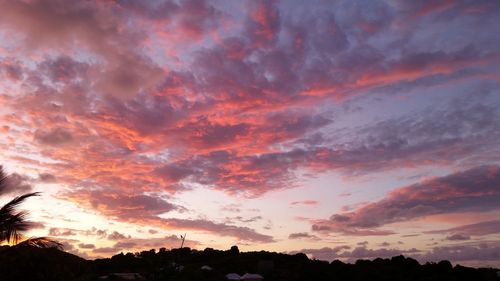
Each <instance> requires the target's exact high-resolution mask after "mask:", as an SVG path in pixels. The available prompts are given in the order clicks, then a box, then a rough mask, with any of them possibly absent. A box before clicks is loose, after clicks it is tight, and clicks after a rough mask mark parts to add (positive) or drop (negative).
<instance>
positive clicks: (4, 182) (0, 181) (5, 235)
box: [0, 166, 62, 248]
mask: <svg viewBox="0 0 500 281" xmlns="http://www.w3.org/2000/svg"><path fill="white" fill-rule="evenodd" d="M9 184H10V182H9V177H8V176H7V174H6V173H5V172H4V170H3V167H2V166H0V195H1V194H2V192H3V191H5V190H7V189H9ZM38 195H40V193H39V192H31V193H26V194H23V195H21V196H17V197H15V198H14V199H12V200H11V201H9V202H8V203H7V204H5V205H3V206H2V208H0V243H2V242H4V241H5V242H7V243H13V244H17V243H18V242H19V241H20V240H21V239H22V237H23V236H22V233H23V232H25V231H27V230H28V229H29V228H30V227H31V223H30V222H28V221H27V220H26V216H27V214H28V212H26V211H18V210H17V208H18V207H19V205H21V204H22V203H23V202H24V201H25V200H26V199H28V198H30V197H33V196H38ZM22 245H29V246H34V247H38V248H51V247H56V248H61V246H62V245H61V244H60V243H58V242H56V241H54V240H51V239H48V238H46V237H37V238H30V239H27V240H25V241H23V242H22Z"/></svg>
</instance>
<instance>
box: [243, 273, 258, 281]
mask: <svg viewBox="0 0 500 281" xmlns="http://www.w3.org/2000/svg"><path fill="white" fill-rule="evenodd" d="M262 279H264V277H262V275H260V274H255V273H245V274H244V275H243V276H241V278H240V280H245V281H261V280H262Z"/></svg>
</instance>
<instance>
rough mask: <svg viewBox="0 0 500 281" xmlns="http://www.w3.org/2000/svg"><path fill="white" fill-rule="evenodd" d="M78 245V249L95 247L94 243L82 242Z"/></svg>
mask: <svg viewBox="0 0 500 281" xmlns="http://www.w3.org/2000/svg"><path fill="white" fill-rule="evenodd" d="M78 247H79V248H80V249H94V248H95V245H94V244H84V243H80V244H78Z"/></svg>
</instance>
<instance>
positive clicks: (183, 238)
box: [181, 233, 187, 249]
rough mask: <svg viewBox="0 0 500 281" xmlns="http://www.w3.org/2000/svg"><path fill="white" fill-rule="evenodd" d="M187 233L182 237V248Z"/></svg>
mask: <svg viewBox="0 0 500 281" xmlns="http://www.w3.org/2000/svg"><path fill="white" fill-rule="evenodd" d="M186 234H187V233H184V236H182V235H181V239H182V243H181V249H182V247H184V240H186Z"/></svg>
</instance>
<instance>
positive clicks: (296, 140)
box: [0, 0, 500, 267]
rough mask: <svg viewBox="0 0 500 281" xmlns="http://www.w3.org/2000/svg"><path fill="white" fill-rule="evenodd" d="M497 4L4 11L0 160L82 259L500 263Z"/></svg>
mask: <svg viewBox="0 0 500 281" xmlns="http://www.w3.org/2000/svg"><path fill="white" fill-rule="evenodd" d="M499 23H500V2H499V1H489V0H484V1H482V0H480V1H458V0H456V1H455V0H453V1H410V0H408V1H405V0H380V1H378V0H370V1H351V0H345V1H344V0H339V1H323V0H317V1H259V0H249V1H230V0H226V1H224V0H213V1H209V0H206V1H205V0H186V1H181V0H179V1H177V0H172V1H170V0H158V1H132V0H123V1H121V0H115V1H111V0H109V1H97V0H95V1H65V0H50V1H42V0H23V1H8V0H0V105H1V106H0V134H1V137H0V165H2V166H3V167H4V169H5V170H6V171H7V172H8V173H9V174H11V175H12V178H11V180H12V183H14V184H13V185H12V189H10V190H7V191H5V192H4V193H3V194H1V197H0V203H3V202H6V201H8V200H9V199H10V198H12V197H13V196H16V195H19V194H22V193H26V192H32V191H40V192H42V195H41V196H39V197H36V198H31V199H29V201H27V202H26V204H24V205H22V207H23V208H24V209H26V210H28V211H29V212H30V220H31V221H33V222H36V223H35V225H34V228H33V229H32V230H30V232H29V233H27V236H28V237H30V236H48V237H52V238H54V239H56V240H57V241H60V242H61V243H63V244H64V246H65V250H67V251H69V252H71V253H74V254H77V255H79V256H81V257H84V258H97V257H110V256H112V255H114V254H116V253H120V252H128V251H129V252H135V251H140V250H148V249H151V248H156V249H158V248H160V247H166V248H172V247H179V246H180V244H181V239H180V237H179V236H180V235H184V234H185V233H186V234H187V238H186V243H185V245H186V246H188V247H191V248H195V249H205V248H207V247H211V248H218V249H229V248H230V247H231V246H232V245H238V247H239V249H240V250H242V251H253V250H259V251H260V250H269V251H278V252H287V253H295V252H304V253H306V254H308V256H310V257H315V258H317V259H325V260H333V259H341V260H343V261H354V260H356V259H360V258H366V259H371V258H376V257H391V256H394V255H399V254H403V255H406V256H411V257H414V258H416V259H417V260H419V261H423V262H425V261H436V260H441V259H449V260H450V261H452V262H454V263H460V264H465V265H471V266H478V265H480V266H497V267H500V256H499V254H498V253H500V220H499V218H500V32H499V30H500V25H499Z"/></svg>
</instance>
